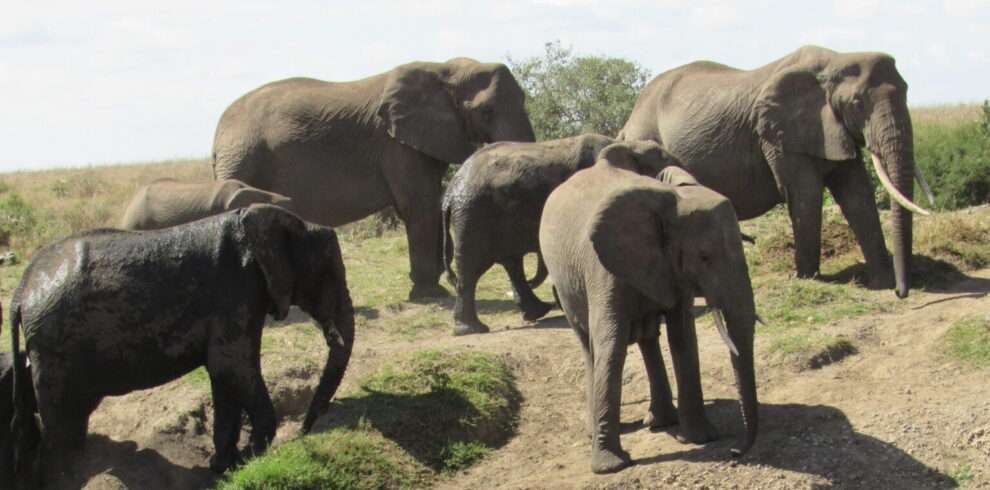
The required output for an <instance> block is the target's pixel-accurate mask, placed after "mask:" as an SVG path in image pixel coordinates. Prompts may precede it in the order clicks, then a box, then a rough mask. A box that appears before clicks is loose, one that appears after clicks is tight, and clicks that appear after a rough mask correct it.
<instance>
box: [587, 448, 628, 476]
mask: <svg viewBox="0 0 990 490" xmlns="http://www.w3.org/2000/svg"><path fill="white" fill-rule="evenodd" d="M592 451H593V453H592V455H591V471H592V472H594V473H597V474H599V475H601V474H603V473H615V472H616V471H619V470H621V469H623V468H625V467H627V466H629V465H630V464H632V458H630V457H629V453H627V452H625V451H623V450H622V449H621V448H618V449H615V450H611V449H598V450H592Z"/></svg>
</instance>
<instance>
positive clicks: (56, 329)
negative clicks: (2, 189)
mask: <svg viewBox="0 0 990 490" xmlns="http://www.w3.org/2000/svg"><path fill="white" fill-rule="evenodd" d="M290 305H296V306H298V307H300V308H301V309H302V310H303V311H305V312H306V313H308V314H309V315H310V316H311V317H312V318H313V319H314V321H315V322H316V323H317V324H318V325H319V326H320V327H321V328H322V330H323V334H324V336H325V338H326V341H327V344H328V347H329V349H330V353H329V355H328V358H327V362H326V365H325V367H324V370H323V373H322V375H321V378H320V381H319V385H318V386H317V389H316V393H315V394H314V396H313V400H312V401H311V404H310V407H309V411H308V412H307V414H306V419H305V421H304V423H303V430H304V431H308V429H309V428H310V427H311V426H312V423H313V421H314V420H315V419H316V418H317V416H319V415H321V414H322V413H323V412H325V411H326V410H327V408H328V407H329V403H330V398H331V397H332V396H333V394H334V392H335V391H336V389H337V386H338V384H339V383H340V380H341V378H342V377H343V374H344V370H345V369H346V367H347V364H348V361H349V359H350V354H351V349H352V344H353V338H354V310H353V307H352V305H351V300H350V295H349V293H348V290H347V282H346V279H345V271H344V264H343V262H342V260H341V256H340V247H339V244H338V242H337V237H336V235H335V233H334V231H333V230H332V229H330V228H327V227H323V226H319V225H314V224H309V223H305V222H304V221H303V220H301V219H299V218H298V217H297V216H295V215H293V214H291V213H289V212H287V211H284V210H282V209H281V208H279V207H276V206H271V205H253V206H251V207H248V208H241V209H238V210H235V211H230V212H227V213H223V214H219V215H216V216H213V217H210V218H206V219H202V220H199V221H195V222H192V223H187V224H183V225H178V226H174V227H171V228H166V229H162V230H153V231H141V232H133V231H121V230H113V229H99V230H92V231H88V232H84V233H81V234H78V235H74V236H71V237H69V238H66V239H64V240H61V241H59V242H56V243H54V244H51V245H49V246H47V247H44V248H43V249H41V250H39V251H38V252H37V253H36V254H35V256H34V258H33V259H32V261H31V263H30V265H29V266H28V268H27V269H26V270H25V272H24V275H23V276H22V278H21V281H20V284H19V285H18V286H17V289H16V290H15V291H14V295H13V299H12V301H11V313H10V314H11V325H12V328H13V331H12V336H11V337H12V351H13V352H15V353H17V352H19V338H18V337H19V335H18V333H19V330H20V329H23V334H24V338H25V346H26V352H27V356H28V358H29V360H30V364H31V369H32V375H33V387H34V392H35V394H36V395H37V404H38V410H39V413H40V421H41V439H42V442H41V454H42V458H41V459H42V465H45V464H46V462H49V463H50V462H52V461H65V459H66V457H67V456H69V457H71V455H73V454H75V453H76V452H77V450H78V449H81V448H82V445H83V443H84V441H85V438H86V432H87V422H88V420H89V416H90V414H91V413H92V411H93V410H94V409H95V408H96V406H97V405H98V404H99V403H100V400H101V399H102V398H103V397H105V396H111V395H122V394H125V393H128V392H130V391H134V390H140V389H145V388H150V387H153V386H157V385H160V384H163V383H165V382H167V381H169V380H173V379H176V378H178V377H179V376H182V375H183V374H185V373H188V372H189V371H192V370H193V369H195V368H196V367H199V366H205V367H206V370H207V372H208V373H209V378H210V385H211V388H212V392H213V404H214V426H213V442H214V445H215V448H216V454H215V455H214V456H213V457H212V458H211V460H210V467H211V468H212V469H214V470H216V471H224V470H226V469H228V468H229V467H231V466H232V465H234V464H235V463H237V462H238V460H239V456H238V450H237V442H238V437H239V435H240V426H241V414H242V412H247V415H248V417H249V418H250V420H251V426H252V431H251V450H252V451H253V452H254V453H260V452H262V451H264V450H265V449H266V448H267V447H268V445H269V443H270V442H271V441H272V438H273V437H274V435H275V427H276V419H275V411H274V409H273V406H272V401H271V399H270V397H269V394H268V391H267V389H266V387H265V383H264V380H263V379H262V376H261V366H260V343H261V333H262V325H263V324H264V321H265V315H266V314H268V313H271V314H272V315H273V316H275V317H276V318H278V319H281V318H284V317H285V314H286V312H287V311H288V308H289V306H290ZM22 389H24V388H22V387H20V386H19V385H18V387H17V388H15V392H19V391H20V390H22ZM15 396H16V394H15Z"/></svg>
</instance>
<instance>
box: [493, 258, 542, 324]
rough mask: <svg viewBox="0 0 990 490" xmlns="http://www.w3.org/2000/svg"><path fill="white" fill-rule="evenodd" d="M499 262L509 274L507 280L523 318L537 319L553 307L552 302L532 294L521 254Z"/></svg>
mask: <svg viewBox="0 0 990 490" xmlns="http://www.w3.org/2000/svg"><path fill="white" fill-rule="evenodd" d="M500 263H501V264H502V267H503V268H505V272H506V273H507V274H508V275H509V281H511V282H512V291H513V292H514V293H515V297H516V298H517V300H516V302H517V304H518V305H519V309H521V310H522V312H523V320H526V321H528V322H530V321H533V320H537V319H539V318H542V317H543V315H546V314H547V312H549V311H550V310H552V309H553V305H552V304H550V303H544V302H543V301H540V298H537V297H536V295H535V294H533V289H532V288H530V287H529V283H528V282H527V281H526V273H525V272H524V269H523V258H522V256H519V257H511V258H508V259H505V260H503V261H501V262H500Z"/></svg>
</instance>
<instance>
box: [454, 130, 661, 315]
mask: <svg viewBox="0 0 990 490" xmlns="http://www.w3.org/2000/svg"><path fill="white" fill-rule="evenodd" d="M614 142H615V140H613V139H612V138H608V137H606V136H602V135H597V134H585V135H581V136H575V137H571V138H564V139H558V140H552V141H543V142H539V143H496V144H493V145H489V146H486V147H485V148H483V149H481V150H479V151H477V152H475V153H474V155H472V156H471V158H469V159H468V160H467V161H466V162H464V165H462V166H461V168H460V169H459V170H458V171H457V174H455V175H454V178H453V179H452V180H451V181H450V185H449V186H448V187H447V192H446V194H445V195H444V198H443V219H444V233H445V234H444V263H445V264H446V267H447V275H448V278H450V279H451V282H453V283H456V284H455V286H456V288H457V302H456V304H455V306H454V335H465V334H471V333H484V332H488V327H487V326H486V325H485V324H484V323H482V322H481V320H480V319H478V314H477V311H476V309H475V297H474V295H475V289H476V287H477V284H478V279H479V278H480V277H481V276H482V275H483V274H484V273H485V272H486V271H487V270H488V269H489V268H491V266H492V265H494V264H496V263H498V264H501V265H502V267H503V268H504V269H505V271H506V273H508V275H509V280H510V281H511V282H512V289H513V290H514V292H515V296H516V300H517V301H518V303H519V307H520V309H521V310H522V312H523V318H524V319H526V320H535V319H537V318H540V317H542V316H543V315H545V314H546V313H547V312H548V311H550V309H551V308H552V305H550V304H548V303H544V302H543V301H540V299H539V298H537V297H536V295H535V294H533V290H532V288H533V287H536V286H538V285H539V284H540V283H541V282H542V281H543V278H544V277H545V276H546V272H545V267H544V265H543V260H542V258H540V271H539V272H537V276H536V277H535V278H534V279H533V280H532V281H530V282H529V283H527V281H526V278H525V276H524V273H523V257H524V256H525V255H526V254H527V253H531V252H536V253H539V228H540V215H541V213H542V212H543V204H544V203H545V202H546V200H547V196H549V195H550V192H551V191H553V190H554V188H556V187H557V186H558V185H560V184H561V183H562V182H564V181H565V180H567V178H569V177H570V176H571V175H572V174H573V173H574V172H576V171H578V170H580V169H583V168H587V167H589V166H591V165H592V164H593V163H594V162H595V159H596V157H597V156H598V153H599V152H600V151H601V150H602V149H603V148H605V147H606V146H608V145H610V144H612V143H614ZM620 148H621V151H623V152H624V153H625V157H626V158H627V159H628V160H629V162H630V164H631V165H633V166H634V167H635V169H636V171H637V172H640V173H643V174H647V175H655V174H656V173H657V171H659V169H660V168H662V167H664V166H667V165H675V164H676V160H674V159H673V157H671V156H670V155H669V154H667V153H666V152H665V151H663V150H662V149H661V148H660V146H659V145H657V144H655V143H652V142H649V143H647V142H628V143H624V144H623V145H622V146H620V147H616V148H615V150H616V152H618V151H620ZM451 228H452V229H453V234H452V235H451V232H450V231H451V230H450V229H451ZM451 262H456V264H455V265H456V269H457V275H455V274H454V271H453V270H452V269H451Z"/></svg>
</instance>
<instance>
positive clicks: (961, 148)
mask: <svg viewBox="0 0 990 490" xmlns="http://www.w3.org/2000/svg"><path fill="white" fill-rule="evenodd" d="M914 140H915V144H914V158H915V161H916V162H917V164H918V166H919V167H920V168H921V170H922V172H924V174H925V177H927V179H928V183H929V185H930V186H931V188H932V193H934V194H935V202H936V207H938V208H940V209H959V208H964V207H968V206H975V205H979V204H986V203H990V101H988V102H985V103H984V105H983V111H982V114H981V119H980V120H979V121H971V122H966V123H961V124H958V125H955V126H949V125H943V124H937V123H923V124H918V125H917V126H916V127H915V131H914ZM915 195H917V196H920V195H921V194H920V193H919V192H916V193H915Z"/></svg>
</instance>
